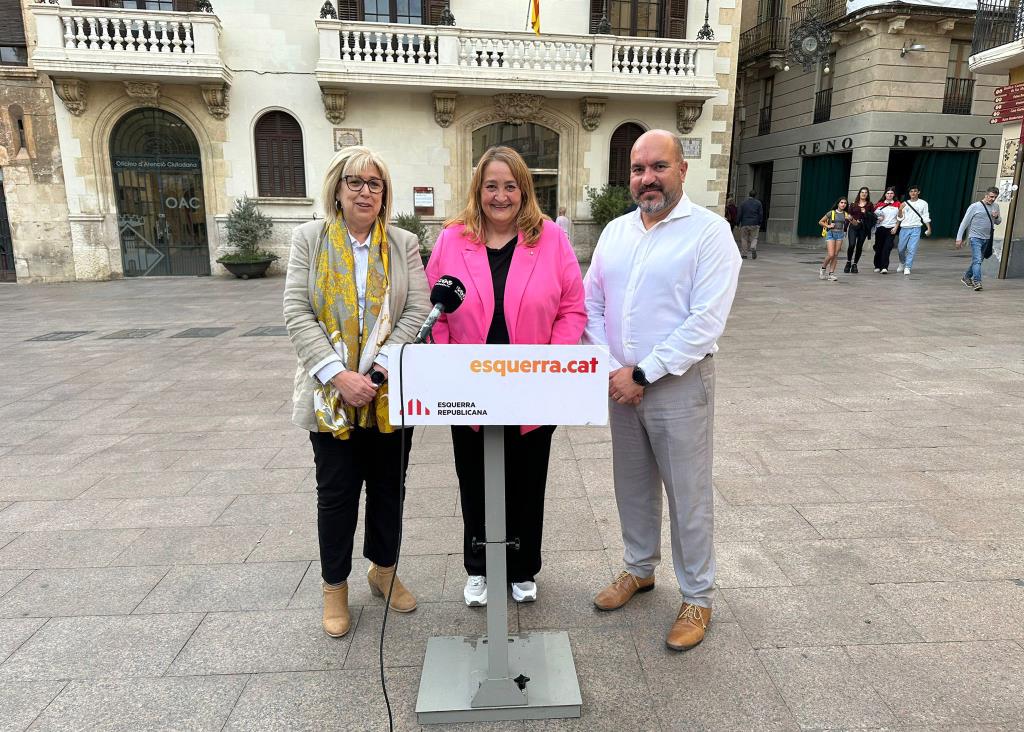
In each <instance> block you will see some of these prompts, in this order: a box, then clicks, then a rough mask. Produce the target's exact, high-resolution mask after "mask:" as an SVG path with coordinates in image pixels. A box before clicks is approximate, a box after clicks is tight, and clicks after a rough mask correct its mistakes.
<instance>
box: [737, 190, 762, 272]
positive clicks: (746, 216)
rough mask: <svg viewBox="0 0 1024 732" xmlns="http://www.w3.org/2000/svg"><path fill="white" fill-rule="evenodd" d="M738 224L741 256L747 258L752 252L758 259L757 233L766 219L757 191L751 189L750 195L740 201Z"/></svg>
mask: <svg viewBox="0 0 1024 732" xmlns="http://www.w3.org/2000/svg"><path fill="white" fill-rule="evenodd" d="M738 219H739V220H738V221H737V222H736V223H737V226H738V227H739V230H740V256H742V257H743V258H744V259H746V258H747V252H750V256H751V258H752V259H757V235H758V232H760V231H761V222H762V221H764V206H762V205H761V202H760V201H759V200H757V191H751V192H750V195H749V196H747V197H746V198H745V199H743V202H742V203H740V207H739V215H738Z"/></svg>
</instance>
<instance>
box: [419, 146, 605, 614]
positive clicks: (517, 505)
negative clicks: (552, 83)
mask: <svg viewBox="0 0 1024 732" xmlns="http://www.w3.org/2000/svg"><path fill="white" fill-rule="evenodd" d="M443 275H452V276H455V277H458V278H459V279H460V280H461V281H462V283H463V284H464V285H465V286H466V299H465V301H464V302H463V303H462V305H461V306H460V307H459V309H458V310H456V311H455V312H453V313H449V314H446V315H442V316H441V318H440V320H438V322H437V325H435V326H434V331H433V334H434V339H435V340H436V342H438V343H488V344H501V343H505V344H508V343H512V344H518V343H544V344H547V343H561V344H575V343H578V342H579V340H580V336H581V335H582V334H583V327H584V326H585V325H586V322H587V313H586V310H585V309H584V306H583V280H582V277H581V276H580V265H579V262H578V261H577V260H576V254H575V253H574V252H573V250H572V247H571V246H570V245H569V240H568V239H567V238H566V236H565V232H563V231H562V230H561V229H560V228H559V227H558V226H556V225H555V224H554V223H552V222H551V221H550V220H548V219H546V218H545V217H544V214H542V213H541V210H540V206H539V205H538V204H537V198H536V195H535V194H534V191H533V179H532V177H531V176H530V171H529V169H528V168H527V167H526V163H525V162H524V161H523V159H522V157H520V155H519V153H517V152H516V151H515V150H512V149H511V148H508V147H492V148H490V149H489V150H487V152H485V153H484V154H483V157H481V158H480V162H479V163H477V166H476V170H475V171H474V172H473V180H472V182H471V184H470V191H469V198H468V201H467V202H466V207H465V208H464V209H463V210H462V213H460V214H459V215H458V216H456V217H455V218H453V219H451V220H449V221H447V222H445V228H444V230H442V231H441V234H440V236H439V237H438V238H437V243H436V244H435V245H434V250H433V251H432V252H431V254H430V261H429V262H428V264H427V279H428V280H429V282H430V285H431V287H433V285H434V283H435V282H436V281H437V280H438V278H440V277H441V276H443ZM451 429H452V443H453V445H454V448H455V469H456V472H457V473H458V476H459V495H460V497H461V501H462V522H463V529H464V534H463V544H462V546H463V557H464V562H465V566H466V572H467V573H468V574H469V579H468V580H467V582H466V587H465V590H464V591H463V596H464V597H465V600H466V604H467V605H469V606H470V607H476V606H481V605H486V604H487V566H486V561H485V559H484V551H483V549H475V548H474V547H473V546H472V543H473V539H474V538H475V539H477V540H482V539H483V538H484V447H483V436H482V433H481V432H480V431H479V430H478V429H475V428H472V427H452V428H451ZM554 431H555V428H554V427H553V426H550V425H548V426H544V427H506V428H505V485H506V486H507V487H508V489H507V491H506V494H505V496H506V500H505V509H506V527H507V534H508V536H509V537H510V538H511V537H518V538H519V540H520V548H519V550H518V551H516V550H513V549H509V552H508V578H509V582H511V584H512V598H513V599H514V600H515V601H516V602H532V601H534V600H536V599H537V583H536V580H535V575H536V574H537V573H538V572H539V571H540V544H541V536H542V534H543V525H544V523H543V522H544V487H545V483H546V482H547V473H548V456H549V454H550V452H551V436H552V434H554Z"/></svg>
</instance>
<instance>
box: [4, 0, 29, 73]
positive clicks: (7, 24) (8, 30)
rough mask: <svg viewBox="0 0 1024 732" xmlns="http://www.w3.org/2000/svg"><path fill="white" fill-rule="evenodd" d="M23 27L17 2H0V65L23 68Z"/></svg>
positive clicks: (24, 59)
mask: <svg viewBox="0 0 1024 732" xmlns="http://www.w3.org/2000/svg"><path fill="white" fill-rule="evenodd" d="M26 64H28V49H27V48H26V46H25V25H24V23H23V21H22V18H21V3H20V2H19V0H0V65H4V66H8V65H10V66H25V65H26Z"/></svg>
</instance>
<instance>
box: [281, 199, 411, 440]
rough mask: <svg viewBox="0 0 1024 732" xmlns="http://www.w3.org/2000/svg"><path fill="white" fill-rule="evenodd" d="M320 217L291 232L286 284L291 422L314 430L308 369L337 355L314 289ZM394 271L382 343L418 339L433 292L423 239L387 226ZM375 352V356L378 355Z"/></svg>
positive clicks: (320, 230) (310, 382)
mask: <svg viewBox="0 0 1024 732" xmlns="http://www.w3.org/2000/svg"><path fill="white" fill-rule="evenodd" d="M323 230H324V222H323V220H322V219H320V220H314V221H309V222H307V223H305V224H302V225H301V226H299V227H298V228H296V229H295V233H294V234H292V248H291V254H290V255H289V258H288V275H287V278H286V279H285V285H284V322H285V325H286V326H287V328H288V337H289V338H290V339H291V342H292V346H294V347H295V353H296V354H297V355H298V357H299V364H298V368H297V369H296V371H295V393H294V394H293V396H292V422H294V423H295V424H297V425H298V426H299V427H302V428H303V429H305V430H309V431H310V432H316V431H317V424H316V417H315V415H314V413H313V386H314V377H313V375H312V374H310V371H311V370H312V369H313V368H314V367H317V364H320V367H322V366H323V365H324V361H325V360H326V359H329V358H331V357H332V356H334V355H335V352H334V348H333V347H332V346H331V342H330V341H329V340H327V336H326V335H325V334H324V332H323V329H321V327H320V324H319V323H318V322H317V318H316V315H315V314H314V312H313V305H312V293H313V285H314V282H315V281H316V261H317V258H318V256H319V253H320V247H321V246H322V237H321V233H322V232H323ZM388 245H389V247H390V250H389V251H390V255H391V257H390V260H389V263H390V266H391V271H390V272H389V273H388V278H389V281H390V283H391V296H390V312H391V322H392V323H394V328H393V329H392V331H391V335H390V336H389V337H388V339H387V341H386V342H385V344H384V345H386V346H390V345H393V344H400V343H408V342H410V341H411V340H412V339H413V338H415V337H416V333H417V332H418V331H419V329H420V326H421V325H423V321H424V320H426V318H427V315H429V314H430V293H429V291H428V290H427V278H426V275H424V274H423V262H422V260H420V247H419V240H418V239H417V238H416V236H415V235H413V234H410V233H409V232H408V231H405V230H403V229H397V228H395V227H394V226H389V227H388ZM374 356H376V354H374Z"/></svg>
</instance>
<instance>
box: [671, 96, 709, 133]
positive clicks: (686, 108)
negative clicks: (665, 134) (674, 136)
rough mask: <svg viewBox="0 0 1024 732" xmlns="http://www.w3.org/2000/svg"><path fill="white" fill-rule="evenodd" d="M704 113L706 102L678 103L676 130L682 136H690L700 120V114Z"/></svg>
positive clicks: (687, 101) (689, 101)
mask: <svg viewBox="0 0 1024 732" xmlns="http://www.w3.org/2000/svg"><path fill="white" fill-rule="evenodd" d="M703 111H704V102H700V101H693V100H689V99H688V100H686V101H683V102H677V103H676V129H677V130H679V132H680V134H683V135H688V134H690V133H691V132H693V126H694V125H695V124H697V120H698V119H700V113H701V112H703Z"/></svg>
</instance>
